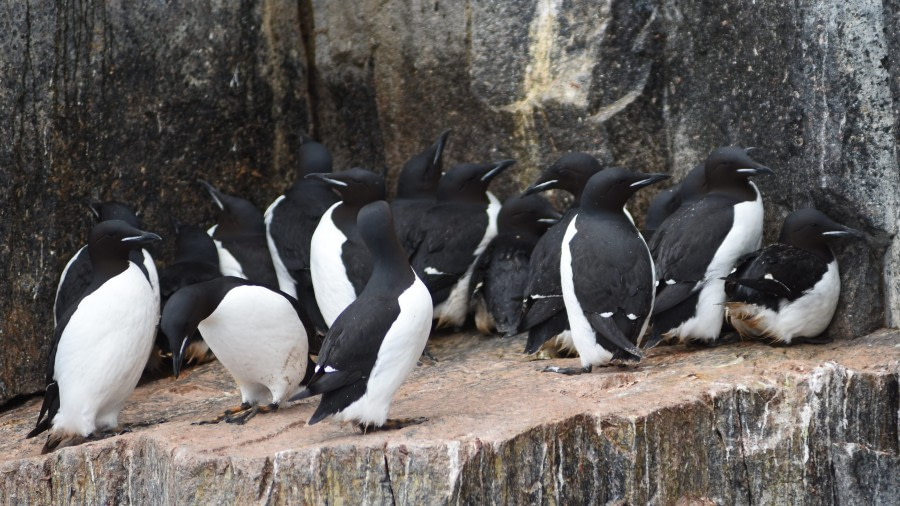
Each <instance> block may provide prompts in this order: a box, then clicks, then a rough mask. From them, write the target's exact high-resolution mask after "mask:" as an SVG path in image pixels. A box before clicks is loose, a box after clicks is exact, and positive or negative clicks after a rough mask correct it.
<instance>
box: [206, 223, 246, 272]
mask: <svg viewBox="0 0 900 506" xmlns="http://www.w3.org/2000/svg"><path fill="white" fill-rule="evenodd" d="M216 227H218V225H213V226H212V227H210V229H209V230H207V231H206V233H207V235H209V236H210V237H213V234H215V233H216ZM213 243H215V245H216V252H217V253H218V254H219V272H221V273H222V275H223V276H234V277H237V278H242V279H247V275H246V274H244V268H243V267H241V263H240V262H238V261H237V259H236V258H234V255H232V254H231V252H230V251H228V250H227V249H225V246H223V245H222V241H219V240H217V239H215V238H214V237H213Z"/></svg>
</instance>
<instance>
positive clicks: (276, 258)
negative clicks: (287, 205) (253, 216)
mask: <svg viewBox="0 0 900 506" xmlns="http://www.w3.org/2000/svg"><path fill="white" fill-rule="evenodd" d="M283 200H284V195H282V196H280V197H278V198H277V199H275V202H272V205H270V206H269V208H268V209H266V214H265V221H266V243H267V244H268V245H269V254H270V255H271V256H272V264H274V265H275V275H276V276H278V289H279V290H281V291H282V292H284V293H286V294H288V295H290V296H291V297H293V298H295V299H296V298H297V281H296V280H295V279H294V278H293V277H292V276H291V274H290V273H289V272H288V270H287V267H285V266H284V262H283V261H282V260H281V255H280V254H279V253H278V247H276V246H275V239H273V238H272V218H273V217H274V215H275V207H276V206H278V204H279V203H281V201H283Z"/></svg>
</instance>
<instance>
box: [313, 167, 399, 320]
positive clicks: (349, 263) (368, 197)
mask: <svg viewBox="0 0 900 506" xmlns="http://www.w3.org/2000/svg"><path fill="white" fill-rule="evenodd" d="M308 177H310V178H316V179H319V180H321V181H324V182H325V183H326V184H327V185H329V186H330V187H331V188H332V189H333V190H334V191H335V192H337V194H338V195H339V196H340V198H341V200H340V201H339V202H336V203H335V204H333V205H332V206H331V207H330V208H328V210H327V211H325V214H323V215H322V219H321V220H319V225H318V226H317V227H316V230H315V232H313V235H312V241H311V242H310V265H309V266H310V274H311V276H312V283H313V290H314V292H315V296H316V303H317V304H318V306H319V310H320V311H321V312H322V317H323V318H324V319H325V324H326V325H328V326H329V327H330V326H331V324H332V323H334V320H335V319H336V318H337V317H338V315H339V314H341V312H342V311H343V310H344V309H346V308H347V306H349V305H350V303H351V302H353V301H354V300H355V299H356V296H357V295H358V294H359V293H361V292H362V290H363V288H365V286H366V281H367V280H368V279H369V276H370V275H371V274H372V259H371V256H370V255H369V250H368V249H366V245H365V244H364V243H363V241H362V238H361V237H360V235H359V231H358V227H357V226H356V214H357V213H358V212H359V210H360V209H361V208H362V207H363V206H364V205H366V204H368V203H371V202H373V201H375V200H381V199H384V191H385V189H384V177H383V176H382V175H381V174H376V173H375V172H372V171H369V170H366V169H361V168H353V169H350V170H345V171H342V172H337V173H335V174H310V175H309V176H308Z"/></svg>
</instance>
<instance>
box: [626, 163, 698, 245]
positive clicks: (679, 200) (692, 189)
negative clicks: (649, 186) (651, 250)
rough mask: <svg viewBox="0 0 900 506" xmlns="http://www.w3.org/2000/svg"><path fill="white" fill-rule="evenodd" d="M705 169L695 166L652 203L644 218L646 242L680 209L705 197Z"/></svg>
mask: <svg viewBox="0 0 900 506" xmlns="http://www.w3.org/2000/svg"><path fill="white" fill-rule="evenodd" d="M705 169H706V167H705V165H704V164H702V163H699V164H697V165H695V166H694V168H693V169H691V170H690V172H688V173H687V176H685V177H684V179H683V180H682V181H681V182H680V183H678V184H676V185H675V186H672V187H671V188H669V189H666V190H663V191H661V192H659V193H657V194H656V197H654V198H653V200H651V201H650V205H649V206H648V207H647V214H646V216H645V217H644V230H643V231H642V232H641V234H642V235H643V236H644V239H645V240H648V241H649V240H650V238H651V237H653V234H654V232H656V229H658V228H659V226H660V225H662V222H663V221H665V220H666V218H668V217H669V216H671V215H672V214H673V213H674V212H675V211H677V210H678V208H679V207H681V206H687V205H690V204H692V203H693V202H694V201H695V200H697V198H699V197H700V196H701V195H703V185H704V183H705V182H706V178H705V173H706V170H705Z"/></svg>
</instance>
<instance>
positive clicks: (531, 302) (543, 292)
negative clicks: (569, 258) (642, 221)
mask: <svg viewBox="0 0 900 506" xmlns="http://www.w3.org/2000/svg"><path fill="white" fill-rule="evenodd" d="M602 169H603V166H602V165H601V164H600V162H599V161H597V159H596V158H594V157H593V156H591V155H589V154H587V153H579V152H575V153H568V154H565V155H563V156H561V157H560V158H559V159H558V160H557V161H555V162H554V163H553V164H552V165H550V166H549V167H547V168H546V169H545V170H544V172H543V173H542V174H541V175H540V177H539V178H538V180H537V181H535V182H534V184H532V185H531V186H529V187H528V188H527V189H526V190H525V194H526V195H533V194H535V193H538V192H542V191H546V190H552V189H560V190H565V191H567V192H569V193H571V194H572V195H574V196H575V200H574V202H573V204H572V206H571V207H570V208H569V210H567V211H566V212H565V213H564V214H563V217H562V218H561V219H560V220H559V222H558V223H556V224H555V225H553V226H552V227H550V229H549V230H547V233H545V234H544V235H543V236H542V237H541V238H540V240H539V241H538V243H537V244H536V245H535V247H534V251H532V253H531V260H530V261H529V264H528V281H527V283H526V284H525V291H524V292H523V296H524V297H523V305H522V316H521V319H520V323H519V331H520V332H526V331H527V332H528V342H527V344H526V346H525V353H536V352H537V351H538V350H540V349H541V347H542V346H544V343H546V342H548V341H549V340H550V339H553V338H556V340H555V341H554V342H553V344H554V346H553V347H554V348H556V350H557V351H562V352H573V351H574V344H573V343H572V335H571V333H570V332H569V318H568V315H567V314H566V305H565V303H564V302H563V299H562V284H561V283H560V278H559V268H558V267H557V266H558V265H559V256H560V254H561V252H562V249H561V248H562V239H563V236H564V235H565V233H566V229H567V228H568V227H569V222H570V221H572V218H573V217H574V216H575V214H576V213H577V212H578V205H579V201H580V200H581V193H582V191H583V190H584V186H585V185H586V184H587V182H588V180H589V179H590V178H591V176H593V175H594V174H596V173H597V172H599V171H600V170H602Z"/></svg>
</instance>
